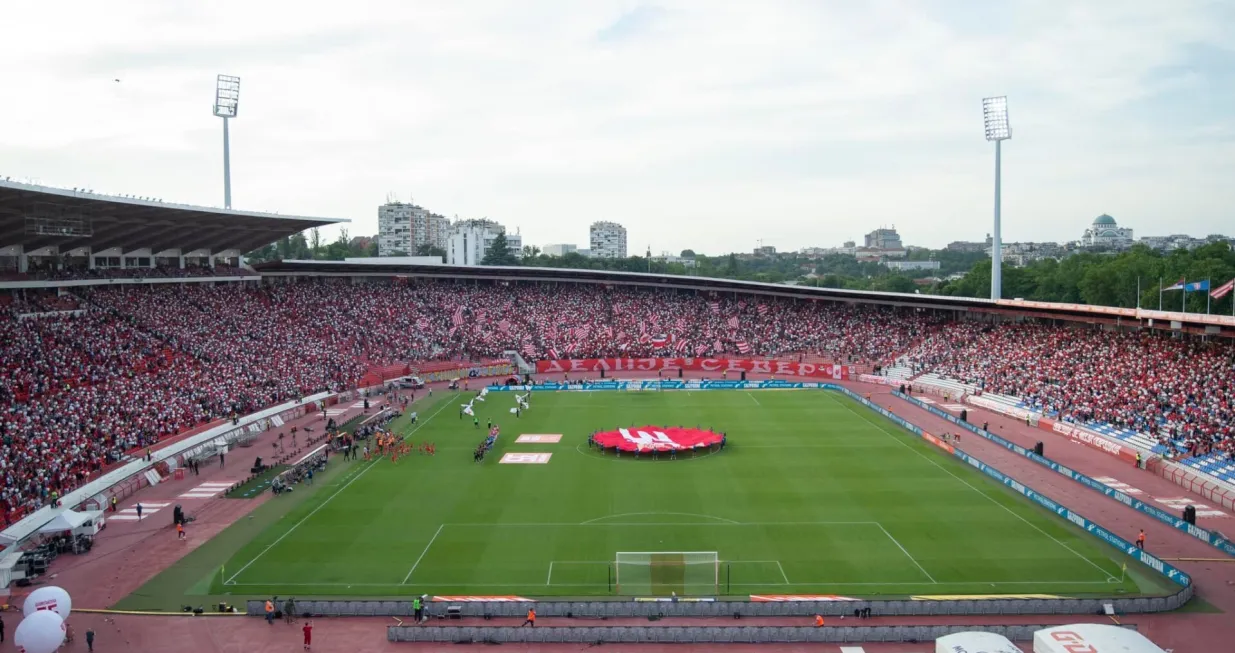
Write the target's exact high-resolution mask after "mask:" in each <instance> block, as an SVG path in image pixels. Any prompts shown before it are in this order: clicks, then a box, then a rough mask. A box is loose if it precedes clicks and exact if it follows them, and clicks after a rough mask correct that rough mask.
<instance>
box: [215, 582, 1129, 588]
mask: <svg viewBox="0 0 1235 653" xmlns="http://www.w3.org/2000/svg"><path fill="white" fill-rule="evenodd" d="M432 584H433V585H434V586H438V587H522V588H527V587H528V584H527V583H468V582H437V581H435V582H433V583H432ZM428 585H429V584H428V583H426V584H424V585H419V586H418V585H416V584H412V585H404V584H402V583H269V582H262V583H232V584H231V585H229V587H427V586H428ZM730 585H731V586H733V587H767V586H778V587H779V586H783V585H785V583H731V584H730ZM1000 585H1069V586H1070V585H1085V586H1088V585H1109V583H1107V582H1106V581H1104V580H997V581H944V582H941V583H928V582H925V581H923V582H902V581H894V582H882V583H838V582H831V581H822V582H809V583H804V582H801V581H798V582H796V583H793V586H794V587H965V586H984V587H991V586H995V587H998V586H1000ZM554 587H596V583H556V584H555V585H554Z"/></svg>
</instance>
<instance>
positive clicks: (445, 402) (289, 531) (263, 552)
mask: <svg viewBox="0 0 1235 653" xmlns="http://www.w3.org/2000/svg"><path fill="white" fill-rule="evenodd" d="M456 394H457V393H456ZM453 400H454V397H453V396H452V397H451V398H449V399H443V400H442V405H441V406H438V408H437V410H435V411H433V414H432V415H430V416H428V417H426V418H425V421H423V422H421V423H420V424H419V425H417V426H416V428H414V429H412V430H411V431H409V432H408V435H411V434H412V433H415V432H416V431H418V430H420V427H421V426H423V425H425V424H428V423H429V420H431V419H433V418H434V417H437V414H438V413H440V412H442V409H443V408H445V407H446V406H448V405H450V403H451V402H452V401H453ZM380 460H382V457H381V456H377V457H375V458H374V459H373V460H371V461H369V465H368V466H367V467H365V468H364V469H362V470H360V472H358V473H357V474H356V475H355V476H353V477H352V478H351V479H350V480H348V482H346V483H344V484H343V486H342V487H340V488H339V489H337V490H335V491H334V494H331V495H330V496H328V497H326V499H325V500H324V501H322V502H321V503H320V504H318V506H317V507H316V508H314V509H313V510H311V511H309V514H307V515H305V516H304V517H302V518H301V519H300V521H298V522H296V523H295V524H292V527H291V528H289V529H287V532H286V533H283V534H282V535H280V536H279V537H278V538H276V539H275V541H273V542H271V543H270V544H269V545H268V546H267V547H266V548H264V549H262V550H261V553H258V554H257V555H255V556H253V559H252V560H250V561H248V562H247V563H246V564H245V565H244V566H243V567H241V568H240V571H237V572H236V573H234V574H232V577H231V578H229V579H227V580H225V581H223V584H224V585H232V584H235V580H236V577H237V576H239V575H240V574H241V573H243V572H244V570H245V569H248V568H249V567H251V566H253V563H255V562H257V561H258V559H260V558H261V557H262V556H264V555H266V553H267V552H268V551H270V550H271V549H273V548H274V547H275V545H276V544H278V543H279V542H282V541H283V539H284V538H286V537H287V536H288V535H291V534H292V531H295V530H296V529H297V528H300V525H301V524H303V523H305V522H306V521H308V520H309V518H310V517H312V516H313V515H316V514H317V511H319V510H321V509H322V508H325V507H326V504H328V503H330V502H331V500H333V499H334V498H335V497H337V496H339V494H340V493H341V492H343V490H346V489H347V487H348V486H349V485H351V484H352V483H355V482H356V481H357V479H359V478H360V477H361V476H364V475H365V473H366V472H368V471H369V470H370V469H373V466H374V465H376V464H377V462H378V461H380ZM409 575H410V574H409Z"/></svg>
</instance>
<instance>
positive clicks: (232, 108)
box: [214, 75, 240, 118]
mask: <svg viewBox="0 0 1235 653" xmlns="http://www.w3.org/2000/svg"><path fill="white" fill-rule="evenodd" d="M239 109H240V78H239V77H233V76H231V75H219V78H218V82H217V83H216V85H215V92H214V115H216V116H218V117H220V118H235V117H236V113H237V111H239Z"/></svg>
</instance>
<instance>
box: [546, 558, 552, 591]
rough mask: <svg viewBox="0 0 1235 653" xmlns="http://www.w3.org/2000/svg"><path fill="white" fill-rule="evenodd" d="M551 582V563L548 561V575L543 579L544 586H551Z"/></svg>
mask: <svg viewBox="0 0 1235 653" xmlns="http://www.w3.org/2000/svg"><path fill="white" fill-rule="evenodd" d="M552 581H553V561H552V560H550V561H549V575H548V576H546V577H545V585H551V584H552Z"/></svg>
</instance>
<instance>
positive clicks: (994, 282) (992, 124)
mask: <svg viewBox="0 0 1235 653" xmlns="http://www.w3.org/2000/svg"><path fill="white" fill-rule="evenodd" d="M982 119H983V121H984V122H985V123H986V140H988V141H995V231H994V232H993V233H992V234H991V299H999V298H1000V294H1001V292H1002V290H1003V235H1002V234H1001V233H1000V231H999V209H1000V204H1001V202H1000V196H999V191H1000V188H999V186H1000V154H1001V152H1000V144H1001V143H1003V141H1006V140H1008V139H1009V138H1012V127H1011V126H1010V125H1009V124H1008V98H1007V96H1005V95H1001V96H999V97H988V98H983V99H982Z"/></svg>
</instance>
